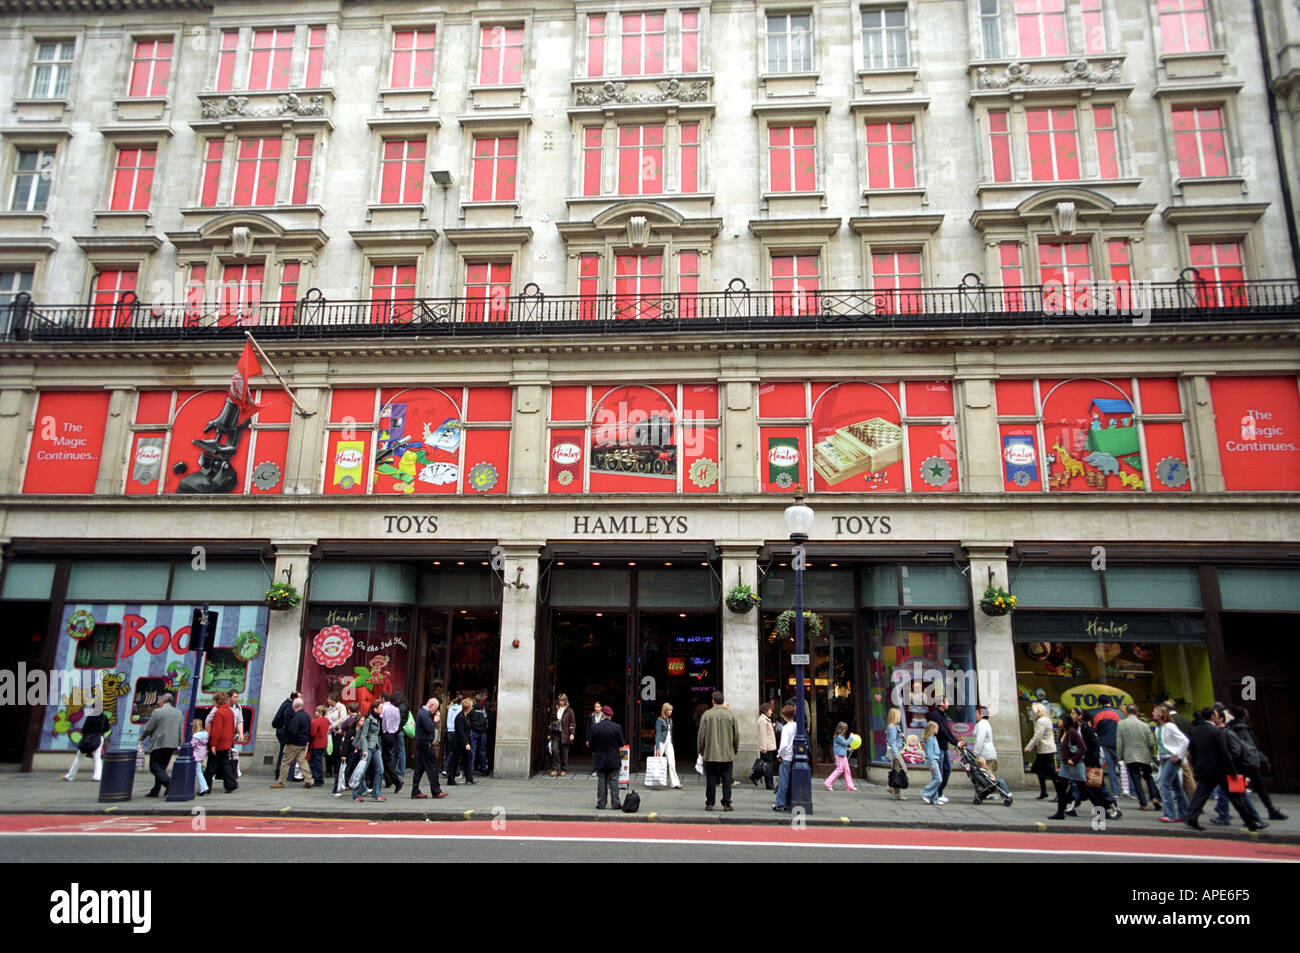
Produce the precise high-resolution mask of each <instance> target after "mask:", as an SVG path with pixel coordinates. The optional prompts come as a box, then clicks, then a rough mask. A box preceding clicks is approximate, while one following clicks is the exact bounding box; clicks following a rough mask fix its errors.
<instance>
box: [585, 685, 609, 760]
mask: <svg viewBox="0 0 1300 953" xmlns="http://www.w3.org/2000/svg"><path fill="white" fill-rule="evenodd" d="M604 707H605V706H604V703H603V702H601V701H599V700H597V701H596V703H595V704H594V705H593V706H592V709H591V714H590V715H588V716H587V750H588V751H590V750H591V729H592V728H594V727H595V726H596V723H597V722H598V721H600V720H601V719H602V718H604V717H605V712H604ZM591 776H592V777H593V778H594V777H595V776H596V767H595V765H592V768H591Z"/></svg>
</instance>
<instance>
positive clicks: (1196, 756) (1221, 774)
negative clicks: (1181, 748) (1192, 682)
mask: <svg viewBox="0 0 1300 953" xmlns="http://www.w3.org/2000/svg"><path fill="white" fill-rule="evenodd" d="M1187 753H1188V757H1190V758H1191V761H1192V776H1193V777H1194V778H1195V779H1196V791H1195V792H1194V793H1193V794H1192V802H1191V804H1190V805H1189V806H1188V808H1187V826H1188V827H1190V828H1191V829H1192V830H1194V831H1203V830H1205V828H1203V827H1201V825H1200V824H1199V823H1197V820H1198V818H1200V816H1201V809H1202V808H1203V807H1205V802H1206V801H1207V800H1208V799H1209V797H1210V794H1212V793H1213V791H1214V789H1215V788H1216V787H1218V786H1219V785H1221V784H1222V785H1224V786H1225V787H1226V785H1227V783H1228V777H1229V775H1238V774H1240V773H1241V772H1240V770H1238V768H1237V763H1236V760H1235V759H1234V758H1233V756H1232V752H1231V751H1229V750H1228V736H1227V732H1225V731H1223V730H1222V729H1220V728H1218V727H1217V726H1216V725H1215V724H1214V709H1213V708H1205V709H1203V710H1202V711H1201V717H1200V719H1199V720H1198V721H1197V722H1196V724H1194V725H1193V726H1192V733H1191V736H1190V737H1189V738H1188V739H1187ZM1228 800H1229V801H1230V802H1231V803H1232V806H1233V807H1234V808H1236V809H1237V813H1238V814H1240V815H1241V819H1242V821H1244V822H1245V824H1246V829H1247V830H1249V831H1258V830H1263V829H1264V828H1266V827H1268V822H1267V821H1261V820H1256V819H1255V818H1253V817H1251V812H1250V811H1249V810H1248V809H1247V807H1246V804H1245V798H1244V797H1243V795H1241V794H1236V793H1233V792H1232V791H1229V792H1228Z"/></svg>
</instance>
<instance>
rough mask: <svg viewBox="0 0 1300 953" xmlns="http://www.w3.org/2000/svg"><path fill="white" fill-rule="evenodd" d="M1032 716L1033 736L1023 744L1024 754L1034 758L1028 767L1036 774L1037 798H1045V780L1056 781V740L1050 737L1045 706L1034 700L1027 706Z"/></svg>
mask: <svg viewBox="0 0 1300 953" xmlns="http://www.w3.org/2000/svg"><path fill="white" fill-rule="evenodd" d="M1029 713H1030V714H1031V715H1032V716H1033V718H1034V736H1033V737H1032V738H1030V739H1029V744H1027V745H1025V754H1028V755H1032V756H1033V758H1034V762H1033V766H1032V767H1031V768H1030V769H1029V770H1030V771H1032V772H1033V773H1034V774H1036V775H1038V800H1040V801H1045V800H1047V797H1048V794H1047V782H1048V781H1051V782H1052V783H1053V784H1055V783H1056V741H1055V740H1053V738H1052V719H1051V718H1049V717H1048V716H1047V706H1046V705H1044V704H1043V703H1042V702H1034V703H1033V704H1032V705H1030V706H1029Z"/></svg>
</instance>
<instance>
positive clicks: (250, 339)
mask: <svg viewBox="0 0 1300 953" xmlns="http://www.w3.org/2000/svg"><path fill="white" fill-rule="evenodd" d="M244 337H246V338H248V343H249V344H251V345H253V349H254V350H256V351H257V353H258V354H260V355H261V356H262V360H264V361H266V364H267V366H268V367H269V368H271V373H272V374H274V375H275V379H276V380H278V381H279V382H280V386H281V387H282V388H284V392H285V393H286V394H288V395H289V399H290V400H291V401H293V405H294V406H295V407H297V408H298V413H299V414H300V415H301V416H303V417H311V416H312V414H311V413H309V412H308V411H307V410H306V408H304V407H303V405H302V404H300V403H298V398H297V397H295V396H293V391H291V390H290V389H289V385H288V384H286V383H285V382H284V378H283V377H281V376H280V372H279V371H278V370H277V369H276V366H275V364H273V363H272V362H271V359H270V358H269V357H267V356H266V352H265V351H263V350H262V345H260V344H258V343H257V340H256V339H255V338H254V337H253V332H252V331H245V332H244Z"/></svg>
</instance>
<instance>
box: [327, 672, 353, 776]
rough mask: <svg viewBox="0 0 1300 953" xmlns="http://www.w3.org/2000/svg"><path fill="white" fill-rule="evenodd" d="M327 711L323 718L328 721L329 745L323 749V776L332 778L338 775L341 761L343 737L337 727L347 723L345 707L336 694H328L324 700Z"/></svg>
mask: <svg viewBox="0 0 1300 953" xmlns="http://www.w3.org/2000/svg"><path fill="white" fill-rule="evenodd" d="M325 703H326V708H327V711H326V712H325V717H326V718H328V719H329V720H330V734H329V741H330V743H329V744H328V745H327V746H326V748H325V775H326V777H330V778H332V777H334V776H335V775H337V774H338V770H339V763H340V762H341V761H342V759H343V744H342V742H343V735H342V732H341V731H340V730H339V726H340V725H342V724H343V722H345V721H347V717H348V709H347V706H346V705H344V704H343V702H342V701H340V700H339V696H338V692H330V693H329V695H327V696H326V698H325Z"/></svg>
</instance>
